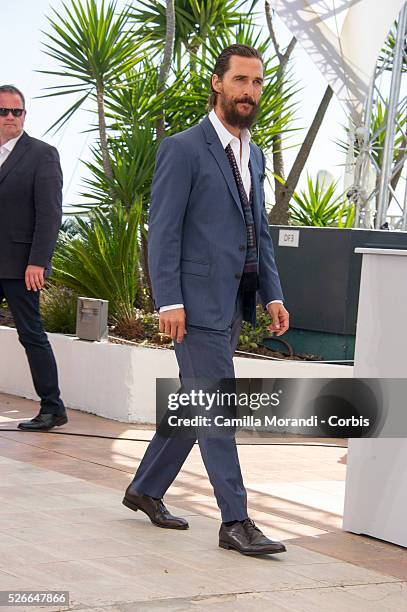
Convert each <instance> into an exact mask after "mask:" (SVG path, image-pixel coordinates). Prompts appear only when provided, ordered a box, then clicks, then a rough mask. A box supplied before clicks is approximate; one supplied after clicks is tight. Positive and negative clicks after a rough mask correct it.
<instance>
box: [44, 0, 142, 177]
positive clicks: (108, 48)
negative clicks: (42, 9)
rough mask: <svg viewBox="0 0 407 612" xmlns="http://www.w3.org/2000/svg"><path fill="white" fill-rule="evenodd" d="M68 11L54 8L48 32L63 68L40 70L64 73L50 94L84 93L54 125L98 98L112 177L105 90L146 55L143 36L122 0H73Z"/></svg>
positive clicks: (47, 46) (49, 46)
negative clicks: (142, 48)
mask: <svg viewBox="0 0 407 612" xmlns="http://www.w3.org/2000/svg"><path fill="white" fill-rule="evenodd" d="M62 6H63V12H61V11H60V10H58V11H57V10H55V9H52V12H53V18H48V23H49V26H50V28H51V31H50V32H47V33H46V34H45V36H46V41H47V42H45V43H44V50H45V53H46V54H47V55H49V56H50V57H52V58H53V59H54V60H56V61H57V62H58V64H59V69H58V70H40V71H39V72H42V73H44V74H47V75H53V76H58V77H63V78H64V80H65V84H62V85H57V86H53V87H48V88H47V89H49V90H51V93H48V94H47V95H46V96H44V97H51V96H61V95H67V94H68V95H69V94H79V98H78V99H77V100H76V101H75V102H74V103H73V104H72V105H71V106H70V107H69V108H68V109H67V110H66V111H65V112H64V113H63V114H62V115H61V116H60V117H59V118H58V119H57V120H56V121H55V122H54V123H53V125H52V126H51V127H50V128H49V130H52V129H53V128H61V127H62V126H63V125H64V124H65V123H66V122H67V121H68V120H69V119H70V118H71V117H72V115H73V114H74V113H75V112H76V111H77V110H78V109H79V108H80V107H81V106H82V105H83V104H84V102H85V101H86V100H87V99H88V98H90V99H91V100H92V99H93V100H94V101H95V102H96V108H97V114H98V129H99V138H100V149H101V156H102V160H103V168H104V171H105V173H106V176H107V177H108V178H109V179H112V169H111V166H110V161H109V155H108V145H107V132H106V129H107V128H106V117H105V92H106V89H107V88H109V87H112V86H113V85H114V83H117V82H118V81H119V80H120V78H121V77H122V76H123V75H124V74H126V72H128V71H129V70H131V69H132V68H133V67H134V66H135V65H137V64H138V63H139V62H140V61H141V60H142V57H143V56H142V54H141V53H140V45H141V41H138V40H136V38H135V36H134V34H133V32H132V31H131V27H130V21H129V10H128V9H127V8H126V9H124V10H123V11H121V12H119V13H117V12H116V8H117V3H116V1H112V2H109V3H108V4H106V3H105V0H101V2H97V0H87V1H86V2H82V0H71V3H70V4H69V5H68V4H63V5H62Z"/></svg>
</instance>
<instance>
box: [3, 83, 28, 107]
mask: <svg viewBox="0 0 407 612" xmlns="http://www.w3.org/2000/svg"><path fill="white" fill-rule="evenodd" d="M1 93H11V94H17V96H20V98H21V102H22V103H23V108H25V98H24V94H23V92H22V91H20V90H19V89H18V88H17V87H15V86H14V85H0V94H1Z"/></svg>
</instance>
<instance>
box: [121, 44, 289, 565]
mask: <svg viewBox="0 0 407 612" xmlns="http://www.w3.org/2000/svg"><path fill="white" fill-rule="evenodd" d="M263 81H264V79H263V60H262V57H261V55H260V54H259V52H258V51H257V50H256V49H253V48H252V47H248V46H246V45H241V44H235V45H231V46H230V47H227V48H226V49H224V50H223V51H222V53H221V54H220V56H219V57H218V59H217V61H216V65H215V68H214V73H213V75H212V78H211V89H212V94H211V96H210V100H209V104H210V107H211V108H212V110H211V111H210V113H209V115H208V116H206V117H205V118H204V119H203V121H201V123H200V124H199V125H196V126H194V127H192V128H190V129H188V130H186V131H184V132H181V133H179V134H175V135H173V136H171V137H169V138H165V139H164V140H163V142H162V143H161V145H160V148H159V151H158V154H157V162H156V168H155V173H154V179H153V185H152V200H151V208H150V220H149V265H150V275H151V282H152V288H153V294H154V302H155V306H156V308H157V310H159V313H160V331H161V332H164V333H166V334H168V335H170V336H171V337H172V338H173V340H174V348H175V354H176V358H177V361H178V365H179V369H180V377H181V380H185V379H197V378H210V379H233V378H234V376H235V373H234V367H233V354H234V351H235V349H236V346H237V342H238V339H239V334H240V328H241V323H242V320H246V321H250V322H251V323H252V324H253V325H254V323H255V318H256V295H257V294H258V295H259V297H260V299H261V301H262V303H263V305H264V307H265V308H266V309H267V311H268V312H269V314H270V317H271V324H270V329H271V330H272V331H274V332H276V333H277V335H281V334H283V333H284V332H285V331H286V330H287V329H288V312H287V310H286V309H285V308H284V306H283V301H282V300H283V294H282V291H281V286H280V281H279V277H278V272H277V269H276V265H275V261H274V251H273V245H272V241H271V238H270V233H269V228H268V221H267V215H266V210H265V197H264V187H263V181H264V177H265V157H264V154H263V153H262V151H261V150H260V149H259V147H257V146H256V145H255V144H253V143H251V142H250V132H249V129H248V128H249V127H250V126H251V125H252V123H253V122H254V119H255V116H256V113H257V110H258V107H259V102H260V98H261V94H262V88H263ZM197 437H198V443H199V447H200V451H201V454H202V458H203V461H204V464H205V467H206V470H207V472H208V475H209V479H210V482H211V484H212V486H213V489H214V493H215V497H216V500H217V503H218V506H219V508H220V511H221V515H222V524H221V527H220V532H219V545H220V546H221V547H222V548H226V549H234V550H237V551H239V552H241V553H243V554H248V555H256V554H265V553H279V552H284V551H285V546H284V544H282V543H281V542H278V541H275V540H271V539H269V538H267V537H266V536H265V535H264V534H263V533H262V532H261V531H260V529H259V528H258V527H256V525H255V524H254V522H253V521H252V520H251V519H250V518H249V516H248V511H247V495H246V490H245V488H244V485H243V479H242V475H241V470H240V465H239V458H238V454H237V449H236V442H235V438H234V435H233V436H216V437H212V436H206V435H203V436H200V435H199V433H198V434H197ZM194 442H195V440H194V439H193V438H191V437H181V436H167V437H166V436H164V435H161V434H160V432H159V431H158V432H157V433H156V434H155V436H154V438H153V439H152V441H151V443H150V444H149V446H148V448H147V451H146V453H145V455H144V457H143V459H142V461H141V464H140V466H139V468H138V470H137V473H136V475H135V477H134V480H133V481H132V483H131V484H130V485H129V487H128V488H127V490H126V493H125V497H124V499H123V503H124V504H125V505H126V506H127V507H128V508H130V509H132V510H142V511H143V512H145V513H146V514H147V515H148V516H149V518H150V520H151V521H152V522H153V523H154V524H155V525H157V526H159V527H166V528H172V529H186V528H188V523H187V521H186V520H184V519H182V518H178V517H174V516H172V515H171V514H170V513H169V512H168V510H167V508H166V507H165V505H164V503H163V501H162V498H163V496H164V494H165V492H166V491H167V489H168V487H169V486H170V485H171V483H172V482H173V480H174V479H175V477H176V476H177V474H178V472H179V470H180V469H181V467H182V465H183V463H184V461H185V459H186V458H187V456H188V454H189V452H190V451H191V449H192V447H193V445H194Z"/></svg>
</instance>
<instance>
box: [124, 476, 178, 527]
mask: <svg viewBox="0 0 407 612" xmlns="http://www.w3.org/2000/svg"><path fill="white" fill-rule="evenodd" d="M122 503H123V504H124V505H125V506H126V507H127V508H130V510H134V511H135V512H137V510H141V511H142V512H145V514H147V516H148V518H149V519H150V521H151V522H152V523H153V524H154V525H157V527H164V528H166V529H188V527H189V525H188V523H187V521H186V520H185V519H183V518H179V517H177V516H172V514H170V513H169V512H168V510H167V508H166V507H165V505H164V502H163V500H162V499H154V498H153V497H150V496H149V495H140V494H139V493H137V491H134V489H133V490H131V485H130V486H128V487H127V490H126V493H125V494H124V498H123V502H122Z"/></svg>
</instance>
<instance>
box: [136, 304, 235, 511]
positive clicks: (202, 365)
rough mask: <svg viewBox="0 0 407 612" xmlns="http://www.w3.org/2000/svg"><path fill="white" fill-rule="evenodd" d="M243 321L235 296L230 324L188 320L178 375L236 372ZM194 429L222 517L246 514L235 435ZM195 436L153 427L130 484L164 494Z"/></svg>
mask: <svg viewBox="0 0 407 612" xmlns="http://www.w3.org/2000/svg"><path fill="white" fill-rule="evenodd" d="M241 324H242V299H241V296H240V294H239V296H238V298H237V300H236V307H235V313H234V316H233V320H232V322H231V325H230V326H229V327H228V328H227V329H225V330H221V331H219V330H213V329H208V328H202V327H196V326H192V325H189V326H188V324H187V334H186V335H185V337H184V340H183V342H181V343H179V344H178V343H175V345H174V348H175V354H176V357H177V361H178V365H179V369H180V378H181V380H182V379H186V378H190V379H192V378H200V377H202V378H212V379H219V378H234V377H235V372H234V366H233V354H234V352H235V349H236V346H237V343H238V340H239V334H240V329H241ZM196 431H197V440H198V444H199V448H200V452H201V455H202V459H203V462H204V465H205V468H206V471H207V473H208V476H209V480H210V482H211V484H212V486H213V490H214V493H215V497H216V501H217V504H218V506H219V509H220V511H221V515H222V521H224V522H228V521H234V520H244V519H245V518H247V495H246V490H245V487H244V485H243V479H242V474H241V470H240V464H239V457H238V454H237V448H236V442H235V438H234V435H232V436H228V437H226V436H221V437H210V436H209V437H208V436H205V435H203V434H201V433H200V431H199V428H198V429H197V430H196ZM194 443H195V440H194V438H193V437H189V438H185V439H184V438H182V437H178V436H175V437H164V436H162V435H160V434H159V433H156V434H155V436H154V437H153V439H152V440H151V442H150V444H149V446H148V448H147V450H146V452H145V454H144V457H143V459H142V461H141V463H140V466H139V468H138V470H137V472H136V475H135V477H134V480H133V486H134V488H135V489H136V490H137V491H138V492H139V493H143V494H145V495H149V496H151V497H156V498H162V497H164V494H165V492H166V491H167V489H168V488H169V486H170V485H171V484H172V482H173V481H174V480H175V478H176V476H177V474H178V472H179V471H180V469H181V467H182V465H183V463H184V462H185V460H186V458H187V457H188V455H189V453H190V451H191V449H192V448H193V446H194Z"/></svg>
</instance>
